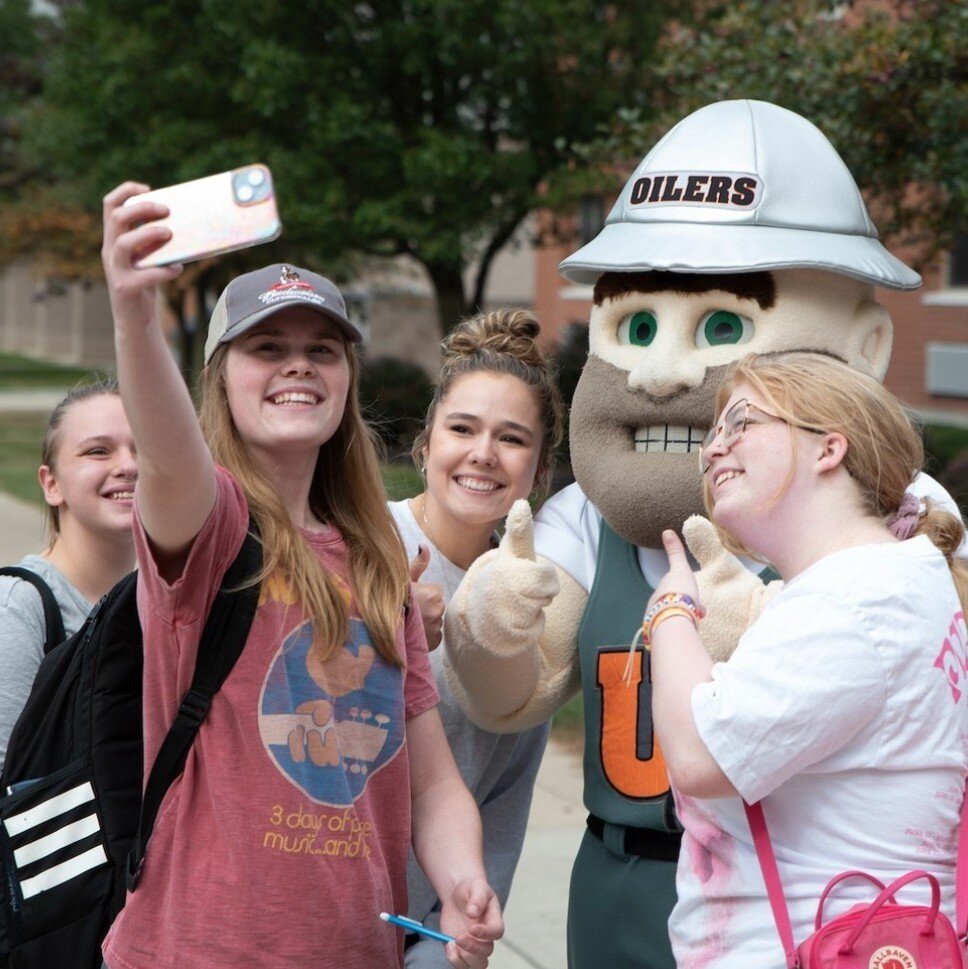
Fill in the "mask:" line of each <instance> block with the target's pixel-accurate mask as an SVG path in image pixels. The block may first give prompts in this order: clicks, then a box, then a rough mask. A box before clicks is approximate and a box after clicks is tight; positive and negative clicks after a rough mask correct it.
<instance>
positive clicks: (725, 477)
mask: <svg viewBox="0 0 968 969" xmlns="http://www.w3.org/2000/svg"><path fill="white" fill-rule="evenodd" d="M738 474H739V472H738V471H724V472H723V473H722V474H717V475H716V484H718V485H720V484H722V483H723V482H724V481H729V480H730V478H735V477H736V476H737V475H738Z"/></svg>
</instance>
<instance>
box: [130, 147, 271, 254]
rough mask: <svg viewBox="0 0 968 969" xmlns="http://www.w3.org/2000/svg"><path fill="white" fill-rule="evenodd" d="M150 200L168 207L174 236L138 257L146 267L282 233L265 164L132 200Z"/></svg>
mask: <svg viewBox="0 0 968 969" xmlns="http://www.w3.org/2000/svg"><path fill="white" fill-rule="evenodd" d="M145 199H150V200H151V201H153V202H162V203H163V204H164V205H166V206H168V210H169V212H170V213H171V214H170V215H169V216H168V217H167V218H166V219H162V220H160V224H163V225H167V226H168V227H169V228H170V229H171V232H172V236H171V239H170V240H169V241H168V242H166V243H165V244H164V245H163V246H162V247H161V248H160V249H156V250H155V251H154V252H152V253H151V254H150V255H147V256H145V257H144V258H142V259H139V260H137V261H136V263H135V265H136V266H138V267H141V268H144V267H148V266H167V265H169V264H170V263H183V262H193V261H195V260H197V259H204V258H206V257H207V256H217V255H220V254H221V253H224V252H232V251H233V250H234V249H245V248H246V247H248V246H256V245H258V244H259V243H260V242H271V241H272V240H273V239H276V238H278V237H279V233H280V232H282V223H281V222H280V221H279V212H278V210H277V209H276V198H275V194H274V193H273V189H272V175H271V173H270V172H269V169H268V168H267V167H266V166H265V165H246V166H245V167H244V168H236V169H234V170H233V171H230V172H221V173H219V174H218V175H209V176H208V177H206V178H197V179H195V180H194V181H191V182H182V183H181V184H180V185H171V186H169V187H168V188H159V189H156V190H155V191H152V192H145V193H144V194H143V195H135V196H134V197H132V198H130V199H128V203H131V202H140V201H143V200H145Z"/></svg>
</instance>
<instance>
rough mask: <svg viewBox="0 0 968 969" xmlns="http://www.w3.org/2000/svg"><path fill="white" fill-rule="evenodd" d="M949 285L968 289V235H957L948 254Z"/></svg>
mask: <svg viewBox="0 0 968 969" xmlns="http://www.w3.org/2000/svg"><path fill="white" fill-rule="evenodd" d="M948 286H949V287H950V288H952V289H963V288H964V289H968V236H955V241H954V245H952V247H951V252H950V253H949V255H948Z"/></svg>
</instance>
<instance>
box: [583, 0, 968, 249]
mask: <svg viewBox="0 0 968 969" xmlns="http://www.w3.org/2000/svg"><path fill="white" fill-rule="evenodd" d="M649 85H650V88H651V89H652V90H653V91H654V92H655V98H654V101H653V105H652V106H653V108H654V109H655V110H654V111H653V114H652V115H651V116H649V115H646V114H644V113H643V112H641V111H640V110H639V109H638V107H637V106H636V105H634V104H632V103H631V102H630V103H629V105H628V107H627V108H626V109H625V110H623V111H620V112H617V113H616V115H615V117H614V119H613V121H612V123H611V125H610V126H609V128H608V130H607V131H605V132H603V133H602V134H601V135H600V136H599V137H598V138H596V139H593V140H592V141H591V142H588V143H585V144H583V145H579V146H577V147H576V149H575V150H576V153H577V155H578V157H579V158H581V159H582V160H583V161H585V162H596V163H599V164H601V163H607V162H611V163H615V162H616V161H619V160H621V164H622V166H623V168H624V167H627V166H628V165H631V164H634V163H635V162H636V161H637V160H638V159H639V158H641V157H642V156H643V155H644V154H645V153H646V152H647V151H648V149H649V148H650V147H651V146H652V145H653V144H654V143H655V141H656V140H657V139H658V137H660V136H661V134H662V133H664V132H665V131H666V130H668V128H669V127H670V126H671V125H672V124H674V123H675V122H676V121H678V120H679V119H680V118H682V117H684V116H685V115H686V114H688V113H690V112H692V111H694V110H696V109H697V108H699V107H701V106H702V105H704V104H709V103H711V102H714V101H720V100H726V99H730V98H757V99H762V100H767V101H773V102H775V103H777V104H781V105H783V106H784V107H786V108H789V109H791V110H793V111H796V112H798V113H799V114H802V115H803V116H804V117H806V118H808V119H809V120H811V121H813V122H814V124H816V125H817V126H818V127H819V128H821V130H823V132H824V133H825V134H826V135H827V137H828V138H830V140H831V142H833V144H834V146H835V147H836V148H837V150H838V152H839V153H840V155H841V157H842V158H843V159H844V161H845V162H846V164H847V167H848V168H849V169H850V170H851V172H852V173H853V175H854V177H855V178H856V180H857V181H858V184H859V185H860V186H861V188H862V189H864V191H865V194H866V195H867V198H868V200H869V202H870V204H871V208H872V210H873V214H874V218H875V221H876V223H877V225H878V228H879V229H880V231H881V235H882V238H890V239H892V240H893V242H894V244H897V243H913V244H916V245H917V246H918V247H919V249H920V255H921V256H922V258H927V257H929V256H930V255H932V254H933V252H936V251H937V250H938V249H939V248H945V247H947V246H948V245H949V244H950V242H951V239H952V237H953V235H955V234H957V233H959V232H964V231H965V229H966V227H968V138H965V134H964V133H965V131H966V130H968V6H966V5H965V4H964V3H962V2H960V0H918V2H917V3H912V2H910V0H886V2H883V3H870V2H863V0H854V2H847V3H844V2H840V0H789V2H785V3H770V2H764V0H734V2H730V3H721V4H720V3H715V4H711V5H709V7H708V8H707V9H706V11H705V13H704V15H703V17H702V18H701V19H700V20H699V22H698V23H694V24H677V25H673V26H672V27H671V29H670V30H669V31H667V33H666V34H665V35H664V37H663V40H662V43H661V44H660V46H659V48H658V49H657V51H656V58H655V62H654V64H653V68H652V72H651V75H650V79H649Z"/></svg>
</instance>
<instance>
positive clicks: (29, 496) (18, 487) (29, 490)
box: [0, 414, 47, 505]
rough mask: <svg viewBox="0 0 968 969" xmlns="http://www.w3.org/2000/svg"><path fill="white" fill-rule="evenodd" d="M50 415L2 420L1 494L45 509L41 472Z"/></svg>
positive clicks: (26, 415) (1, 418)
mask: <svg viewBox="0 0 968 969" xmlns="http://www.w3.org/2000/svg"><path fill="white" fill-rule="evenodd" d="M46 421H47V415H46V414H3V415H2V416H0V455H3V458H2V460H0V491H5V492H7V494H11V495H14V496H15V497H17V498H23V499H25V500H26V501H30V502H33V503H34V504H35V505H43V503H44V502H43V498H41V495H40V485H39V484H38V483H37V468H38V466H39V465H40V439H41V436H42V435H43V433H44V424H45V422H46Z"/></svg>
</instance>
